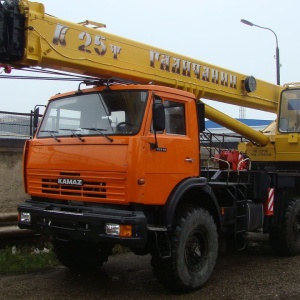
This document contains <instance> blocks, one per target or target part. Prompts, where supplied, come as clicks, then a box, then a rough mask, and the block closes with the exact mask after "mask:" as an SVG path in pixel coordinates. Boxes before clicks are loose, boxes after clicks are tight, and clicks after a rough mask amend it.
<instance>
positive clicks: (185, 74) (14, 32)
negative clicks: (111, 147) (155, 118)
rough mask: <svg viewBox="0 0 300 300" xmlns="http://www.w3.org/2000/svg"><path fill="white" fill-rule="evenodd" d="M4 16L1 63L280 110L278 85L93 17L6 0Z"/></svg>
mask: <svg viewBox="0 0 300 300" xmlns="http://www.w3.org/2000/svg"><path fill="white" fill-rule="evenodd" d="M0 16H1V20H2V21H0V22H1V24H0V37H1V39H0V62H1V63H2V64H7V65H12V66H13V67H15V68H22V67H28V66H39V67H42V68H50V69H56V70H62V71H67V72H72V73H76V74H84V75H91V76H96V77H116V78H121V79H126V80H132V81H136V82H138V83H149V82H154V83H155V84H158V85H164V86H169V87H174V88H178V89H182V90H186V91H189V92H192V93H193V94H194V95H195V96H196V98H197V99H199V98H206V99H211V100H216V101H220V102H224V103H228V104H234V105H239V106H244V107H249V108H254V109H259V110H263V111H267V112H272V113H276V111H277V105H278V98H279V93H280V91H281V87H279V86H276V85H273V84H271V83H267V82H264V81H261V80H255V79H254V78H253V77H252V76H246V75H243V74H240V73H237V72H233V71H230V70H227V69H224V68H221V67H218V66H215V65H211V64H208V63H205V62H202V61H199V60H194V59H191V58H189V57H186V56H182V55H179V54H175V53H172V52H169V51H165V50H162V49H159V48H156V47H152V46H148V45H145V44H141V43H138V42H135V41H132V40H128V39H125V38H122V37H118V36H115V35H112V34H108V33H106V32H104V31H101V30H99V28H98V27H99V26H94V27H93V28H90V27H89V26H87V24H88V23H92V22H88V21H87V22H85V24H76V23H71V22H68V21H64V20H62V19H58V18H56V17H53V16H50V15H47V14H45V9H44V5H43V4H41V3H36V2H29V1H27V0H20V1H17V0H15V1H13V2H4V3H2V4H1V7H0ZM11 24H13V26H12V25H11ZM85 25H86V26H85Z"/></svg>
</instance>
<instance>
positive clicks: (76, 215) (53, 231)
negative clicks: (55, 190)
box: [18, 200, 147, 247]
mask: <svg viewBox="0 0 300 300" xmlns="http://www.w3.org/2000/svg"><path fill="white" fill-rule="evenodd" d="M18 211H19V215H20V213H21V212H22V213H29V214H30V221H21V220H20V218H19V222H18V226H19V227H20V228H21V229H32V230H35V231H36V232H40V233H43V234H50V235H55V236H57V237H58V238H61V239H66V240H71V239H76V240H83V241H91V242H96V243H97V242H107V243H115V244H121V245H123V246H127V247H143V246H144V245H145V243H146V241H147V220H146V217H145V215H144V213H143V212H142V211H131V210H123V209H122V210H121V209H112V208H103V207H97V208H95V207H84V206H77V207H75V206H72V208H71V209H70V206H69V205H65V204H49V203H44V202H37V201H33V200H27V201H26V202H25V203H23V204H21V205H19V206H18ZM110 223H113V224H122V225H131V226H132V236H131V237H120V236H112V235H108V234H106V230H105V226H106V224H110Z"/></svg>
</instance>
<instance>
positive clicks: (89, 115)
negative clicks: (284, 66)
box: [0, 0, 300, 291]
mask: <svg viewBox="0 0 300 300" xmlns="http://www.w3.org/2000/svg"><path fill="white" fill-rule="evenodd" d="M101 27H103V24H99V23H96V22H91V21H85V22H83V23H80V24H75V23H71V22H68V21H64V20H62V19H58V18H56V17H53V16H50V15H47V14H46V13H45V8H44V6H43V4H41V3H37V2H30V1H27V0H13V1H8V0H6V1H1V4H0V63H1V64H2V66H3V67H4V68H5V69H10V68H13V69H22V68H28V67H39V68H50V69H53V70H58V71H63V72H71V73H75V74H78V75H84V76H90V78H91V80H86V81H85V82H84V83H85V84H86V85H87V87H85V88H84V89H83V88H82V84H80V85H79V87H78V89H76V90H75V91H73V92H69V93H65V94H58V95H55V96H53V97H52V98H51V99H50V100H49V102H48V104H47V107H46V110H45V113H44V115H43V118H42V120H41V121H40V122H38V118H37V116H38V111H37V110H36V111H35V116H34V118H33V119H34V127H35V128H36V130H35V135H34V137H33V138H31V139H30V140H28V141H26V144H25V147H24V159H23V166H24V168H23V176H24V185H25V191H26V193H27V194H28V195H29V199H28V200H27V201H25V202H24V203H22V204H20V205H19V206H18V211H19V227H20V228H27V229H28V228H29V229H33V230H36V231H37V232H40V233H42V234H46V235H49V236H51V238H52V243H53V250H54V252H55V254H56V255H57V258H58V259H59V261H60V262H61V263H62V264H63V265H65V266H67V267H69V268H70V269H95V268H99V267H101V266H102V264H103V263H104V262H106V261H107V259H108V257H109V255H110V254H111V253H112V249H113V247H114V246H115V245H117V244H120V245H124V246H126V247H128V248H129V249H130V250H132V251H133V252H134V253H135V254H137V255H146V254H150V255H151V256H152V259H151V265H152V269H153V273H154V275H155V277H156V278H157V280H158V282H160V283H161V284H162V285H164V286H165V287H166V288H168V289H170V290H171V291H190V290H194V289H197V288H199V287H201V286H202V285H203V284H205V282H206V281H207V280H208V279H209V277H210V275H211V273H212V271H213V269H214V266H215V263H216V259H217V256H218V250H219V247H220V243H223V242H224V241H228V240H229V241H234V242H235V243H234V244H235V246H236V248H237V249H240V250H241V249H244V248H245V243H246V237H247V233H249V232H255V231H259V232H261V233H263V234H269V237H270V243H271V245H272V247H273V249H274V250H275V251H276V252H277V253H279V254H281V255H297V254H299V252H300V198H299V195H300V193H299V189H300V172H299V169H300V168H299V167H300V166H299V164H300V163H299V158H300V134H299V133H300V131H299V130H300V118H299V115H300V86H299V85H298V84H289V85H285V86H277V85H273V84H270V83H267V82H264V81H262V80H258V79H256V78H255V77H253V76H246V75H243V74H240V73H236V72H233V71H230V70H227V69H224V68H221V67H218V66H215V65H211V64H208V63H206V62H202V61H198V60H194V59H191V58H189V57H185V56H182V55H179V54H176V53H172V52H169V51H166V50H163V49H159V48H156V47H152V46H148V45H144V44H141V43H138V42H135V41H132V40H128V39H125V38H121V37H118V36H114V35H111V34H108V33H106V32H105V31H103V30H102V29H101ZM201 98H202V99H211V100H215V101H220V102H224V103H229V104H233V105H238V106H244V107H250V108H254V109H260V110H264V111H268V112H273V113H277V120H276V122H275V123H274V124H273V125H272V126H270V127H268V128H267V129H266V130H264V132H257V131H255V130H253V129H251V128H250V127H247V126H245V125H243V124H241V123H240V122H238V121H236V120H234V119H233V118H230V117H229V116H227V115H225V114H224V113H221V112H219V111H217V110H215V109H213V108H211V107H209V106H207V105H205V107H204V104H203V103H202V102H201V101H200V99H201ZM205 117H206V118H209V119H211V120H213V121H215V122H217V123H219V124H221V125H224V126H226V127H228V128H230V129H232V130H234V131H235V132H237V133H239V134H241V135H242V136H244V137H246V138H247V139H248V140H249V142H247V143H241V144H240V145H239V148H238V149H239V151H240V152H243V156H242V158H241V159H239V158H238V157H239V155H238V156H237V157H236V155H232V156H230V155H223V156H222V155H221V156H220V157H219V158H218V161H220V168H216V169H212V168H208V167H205V166H200V156H201V151H200V148H201V147H200V146H201V145H200V139H199V133H201V132H202V131H203V130H204V120H205ZM229 157H231V158H230V159H229ZM234 157H235V158H234ZM234 159H235V162H234V161H233V160H234ZM224 165H225V167H224ZM241 165H243V166H245V165H246V167H244V168H241ZM203 169H204V170H203Z"/></svg>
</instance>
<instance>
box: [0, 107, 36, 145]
mask: <svg viewBox="0 0 300 300" xmlns="http://www.w3.org/2000/svg"><path fill="white" fill-rule="evenodd" d="M30 122H31V118H30V114H29V113H28V114H25V113H15V112H7V111H0V138H1V139H28V138H29V137H30Z"/></svg>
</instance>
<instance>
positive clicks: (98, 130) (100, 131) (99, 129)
mask: <svg viewBox="0 0 300 300" xmlns="http://www.w3.org/2000/svg"><path fill="white" fill-rule="evenodd" d="M81 129H85V130H93V131H97V132H98V133H99V134H100V135H102V136H104V137H105V138H106V139H108V140H109V141H110V142H111V143H112V142H113V141H114V140H113V139H112V138H111V137H109V136H107V135H106V134H105V133H103V131H106V129H102V128H95V127H91V128H89V127H86V128H81Z"/></svg>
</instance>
